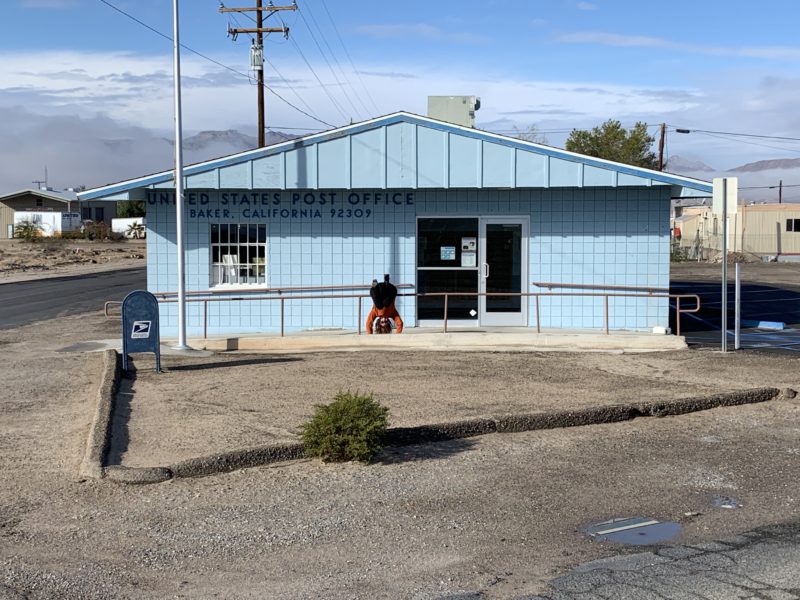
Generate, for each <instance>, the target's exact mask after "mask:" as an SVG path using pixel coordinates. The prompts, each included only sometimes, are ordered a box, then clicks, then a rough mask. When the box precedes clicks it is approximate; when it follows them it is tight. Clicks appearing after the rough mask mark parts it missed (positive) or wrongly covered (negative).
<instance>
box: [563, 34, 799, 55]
mask: <svg viewBox="0 0 800 600" xmlns="http://www.w3.org/2000/svg"><path fill="white" fill-rule="evenodd" d="M556 41H557V42H561V43H563V44H594V45H599V46H612V47H617V48H662V49H667V50H675V51H678V52H686V53H689V54H704V55H708V56H730V57H739V58H762V59H767V60H791V61H796V60H800V47H795V46H761V47H759V46H744V47H733V46H708V45H703V44H693V43H688V42H680V41H677V40H669V39H666V38H659V37H652V36H647V35H625V34H619V33H609V32H605V31H576V32H572V33H564V34H561V35H559V36H557V37H556Z"/></svg>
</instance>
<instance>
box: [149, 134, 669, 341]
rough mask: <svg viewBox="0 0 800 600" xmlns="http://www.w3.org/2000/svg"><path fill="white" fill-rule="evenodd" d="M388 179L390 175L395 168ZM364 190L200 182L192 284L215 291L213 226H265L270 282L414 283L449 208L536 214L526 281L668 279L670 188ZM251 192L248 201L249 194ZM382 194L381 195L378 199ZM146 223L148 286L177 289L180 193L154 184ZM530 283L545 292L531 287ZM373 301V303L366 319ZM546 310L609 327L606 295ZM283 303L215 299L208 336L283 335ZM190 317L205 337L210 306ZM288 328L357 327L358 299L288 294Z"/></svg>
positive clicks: (619, 314)
mask: <svg viewBox="0 0 800 600" xmlns="http://www.w3.org/2000/svg"><path fill="white" fill-rule="evenodd" d="M462 150H463V151H465V152H467V154H469V150H468V149H460V150H456V151H457V152H459V151H462ZM451 151H452V149H451ZM465 156H466V155H465ZM498 158H499V159H500V160H502V159H503V158H504V157H494V156H491V155H487V154H483V156H477V157H475V158H474V160H479V159H480V160H482V161H489V162H490V163H491V162H492V161H494V160H495V159H498ZM333 175H334V174H333V173H331V174H329V175H323V174H322V173H320V178H321V179H322V180H323V181H327V180H329V179H328V177H333ZM501 175H502V174H499V175H498V177H500V176H501ZM314 176H316V174H315V175H314ZM387 176H388V177H389V179H390V180H391V179H392V178H393V175H392V174H391V173H389V174H388V175H387ZM453 176H456V174H455V173H448V172H447V170H446V169H444V168H442V169H441V170H435V169H434V170H431V172H430V173H426V177H428V178H429V179H430V181H431V182H432V184H433V183H437V184H438V183H440V182H441V181H442V180H443V179H450V178H452V177H453ZM458 177H460V175H458ZM337 183H341V182H337ZM357 193H358V196H353V197H350V198H349V199H350V200H351V201H353V202H356V201H357V202H358V204H351V203H350V202H348V197H349V194H350V192H347V191H343V190H341V189H339V190H331V191H320V190H314V191H313V192H311V191H299V192H290V191H283V192H280V191H274V190H256V191H236V190H228V191H225V190H222V191H220V190H192V192H191V193H190V194H189V195H188V198H187V200H188V201H187V206H186V214H187V219H186V238H187V244H186V249H187V255H186V272H187V289H188V290H190V291H204V290H208V289H209V285H210V277H211V266H210V262H211V256H210V250H209V238H210V224H211V223H267V235H268V240H269V241H268V247H267V286H269V287H300V286H324V285H332V286H333V285H364V284H368V283H369V282H370V281H371V280H372V279H373V278H375V277H378V278H380V275H381V274H382V273H385V272H389V273H391V274H392V280H393V281H394V282H395V283H410V284H414V283H415V282H416V239H415V236H416V218H417V217H418V216H444V215H459V216H489V215H513V216H524V215H527V216H529V217H530V256H529V271H530V272H529V276H528V277H527V281H528V282H529V283H530V282H532V281H551V282H559V283H580V284H597V285H626V286H658V287H665V288H666V287H668V286H669V198H670V188H669V187H668V186H652V187H641V188H582V189H550V190H546V189H538V190H509V191H501V190H478V189H476V190H463V189H449V190H373V191H365V190H359V191H358V192H357ZM223 194H227V195H226V196H223ZM233 194H236V196H235V202H234V195H233ZM243 194H246V196H245V197H246V198H247V200H248V202H247V203H242V202H241V198H242V195H243ZM295 194H296V195H295ZM306 194H313V196H311V195H309V196H306ZM322 194H325V197H324V198H323V196H322ZM332 194H335V196H332ZM376 194H380V195H379V196H378V201H377V202H376V200H375V199H376ZM367 195H368V196H367ZM387 199H388V203H387ZM409 199H410V200H409ZM323 200H324V201H325V202H324V203H323ZM331 201H333V204H331ZM340 210H341V211H344V212H342V213H339V211H340ZM348 210H349V211H353V212H350V213H348V212H347V211H348ZM356 210H360V211H361V212H358V213H356V212H355V211H356ZM201 211H202V212H201ZM226 211H227V212H226ZM292 211H296V212H294V213H293V212H292ZM300 211H305V212H300ZM317 211H318V212H317ZM332 211H333V212H332ZM367 211H369V212H367ZM356 215H359V216H356ZM147 221H148V228H149V231H148V242H147V243H148V289H149V290H150V291H153V292H164V291H174V290H175V289H176V283H175V281H176V265H175V263H176V259H175V244H174V236H175V233H174V232H175V208H174V205H173V204H172V194H171V192H169V191H168V190H154V191H150V195H149V198H148V209H147ZM530 291H545V290H540V289H539V288H535V287H534V286H531V287H530ZM234 295H235V293H234ZM286 297H287V298H290V297H291V294H287V296H286ZM368 304H369V303H368V301H365V303H364V314H363V315H362V318H363V317H364V316H366V310H368ZM541 307H542V312H541V318H542V326H543V327H554V328H598V329H599V328H601V327H602V325H603V303H602V300H601V299H599V298H552V299H543V301H542V303H541ZM398 309H399V310H400V312H401V314H402V316H403V318H404V320H405V321H406V323H407V325H413V324H414V322H415V313H416V307H415V304H414V302H413V300H409V299H405V300H401V301H399V302H398ZM279 311H280V304H279V302H277V301H262V302H252V301H251V302H212V303H209V305H208V314H209V319H208V322H209V335H219V334H227V333H253V332H275V331H278V330H279V327H280V321H279ZM530 313H531V314H530V318H529V322H530V323H531V324H533V323H534V322H535V321H534V314H533V302H531V303H530ZM610 317H611V319H610V324H611V327H612V328H614V329H636V330H649V329H651V328H652V327H654V326H663V327H666V326H667V325H668V304H667V301H666V300H665V299H624V298H618V299H612V300H611V303H610ZM161 318H162V321H161V325H162V335H163V336H166V337H169V336H175V335H176V305H175V304H167V305H163V304H162V315H161ZM187 323H188V329H189V335H199V334H201V333H202V304H200V303H193V304H189V311H188V320H187ZM285 324H286V329H287V331H293V330H300V329H307V328H322V327H325V328H328V327H330V328H347V329H355V327H356V301H355V300H352V299H326V300H297V301H291V300H287V301H286V321H285Z"/></svg>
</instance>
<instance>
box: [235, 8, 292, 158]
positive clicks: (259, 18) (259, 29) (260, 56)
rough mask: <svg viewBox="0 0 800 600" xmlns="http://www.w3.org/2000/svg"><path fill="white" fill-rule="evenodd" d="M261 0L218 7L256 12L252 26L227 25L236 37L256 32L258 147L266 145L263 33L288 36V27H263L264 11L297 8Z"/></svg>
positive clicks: (252, 55)
mask: <svg viewBox="0 0 800 600" xmlns="http://www.w3.org/2000/svg"><path fill="white" fill-rule="evenodd" d="M262 2H263V0H256V5H255V7H254V8H227V7H225V6H220V7H219V12H221V13H247V12H255V13H256V26H255V27H254V28H253V27H230V26H229V27H228V35H230V36H232V37H233V39H236V36H238V35H239V34H240V33H254V34H256V39H255V43H254V44H253V46H252V48H251V49H250V67H251V68H252V69H253V70H254V71H256V77H257V79H258V147H259V148H263V147H264V146H266V145H267V144H266V139H265V138H266V135H265V133H266V121H265V118H264V34H265V33H282V34H283V35H284V36H286V37H289V28H288V27H264V19H265V17H264V13H267V15H266V18H267V19H269V18H270V17H271V16H272V15H274V14H275V13H276V12H278V11H281V10H297V2H296V1H293V2H292V4H291V6H275V5H274V4H272V0H270V1H269V4H267V6H264V5H263V3H262Z"/></svg>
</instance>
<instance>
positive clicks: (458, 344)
mask: <svg viewBox="0 0 800 600" xmlns="http://www.w3.org/2000/svg"><path fill="white" fill-rule="evenodd" d="M165 343H169V342H167V341H165ZM189 344H190V345H191V346H192V347H193V348H198V349H204V350H213V351H226V350H246V351H250V352H265V353H286V352H291V353H296V352H323V351H334V352H342V351H353V352H356V351H365V350H366V351H374V350H387V351H391V350H401V351H408V350H431V351H459V352H469V351H482V352H486V351H490V352H491V351H507V352H509V351H510V352H515V351H516V352H543V351H551V352H637V353H638V352H663V351H670V350H684V349H686V348H687V345H686V340H685V339H684V338H683V337H677V336H674V335H656V334H652V333H642V332H628V331H624V332H612V333H611V334H610V335H606V334H604V333H601V332H597V331H580V330H563V329H559V330H551V331H543V332H542V333H536V332H534V331H533V330H531V329H529V328H522V327H520V328H514V327H511V328H510V327H505V328H486V327H484V328H480V329H453V330H450V331H448V332H447V333H442V332H441V330H431V329H421V328H407V329H405V330H404V331H403V333H402V335H396V334H392V335H365V334H362V335H358V334H357V333H355V332H353V331H345V330H326V331H304V332H298V333H291V334H287V335H286V336H285V337H280V336H278V335H242V336H237V337H211V338H208V339H201V338H195V339H191V340H189Z"/></svg>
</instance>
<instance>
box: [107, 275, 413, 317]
mask: <svg viewBox="0 0 800 600" xmlns="http://www.w3.org/2000/svg"><path fill="white" fill-rule="evenodd" d="M371 287H372V285H371V284H369V285H365V284H360V283H354V284H352V285H304V286H295V287H291V286H290V287H276V288H255V287H253V288H250V287H248V288H245V289H243V288H230V289H217V290H214V289H211V290H194V291H190V292H186V296H189V297H193V296H213V295H215V294H220V295H221V294H226V295H227V294H278V295H280V294H285V293H294V292H301V291H313V292H317V291H323V290H325V291H337V290H361V289H364V290H368V289H370V288H371ZM395 287H396V288H397V289H399V290H413V289H414V285H413V284H411V283H398V284H396V285H395ZM153 295H154V296H155V297H156V298H157V299H160V300H168V299H169V298H170V297H171V296H176V297H177V295H178V293H177V292H153ZM323 297H326V298H330V296H323ZM226 299H230V300H233V299H234V298H226ZM235 299H237V300H241V299H243V298H239V297H238V296H237V297H236V298H235ZM117 306H122V302H121V301H120V300H109V301H107V302H106V303H105V304H104V305H103V314H104V315H105V317H106V319H108V318H110V317H111V314H110V313H109V309H111V308H112V307H117Z"/></svg>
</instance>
